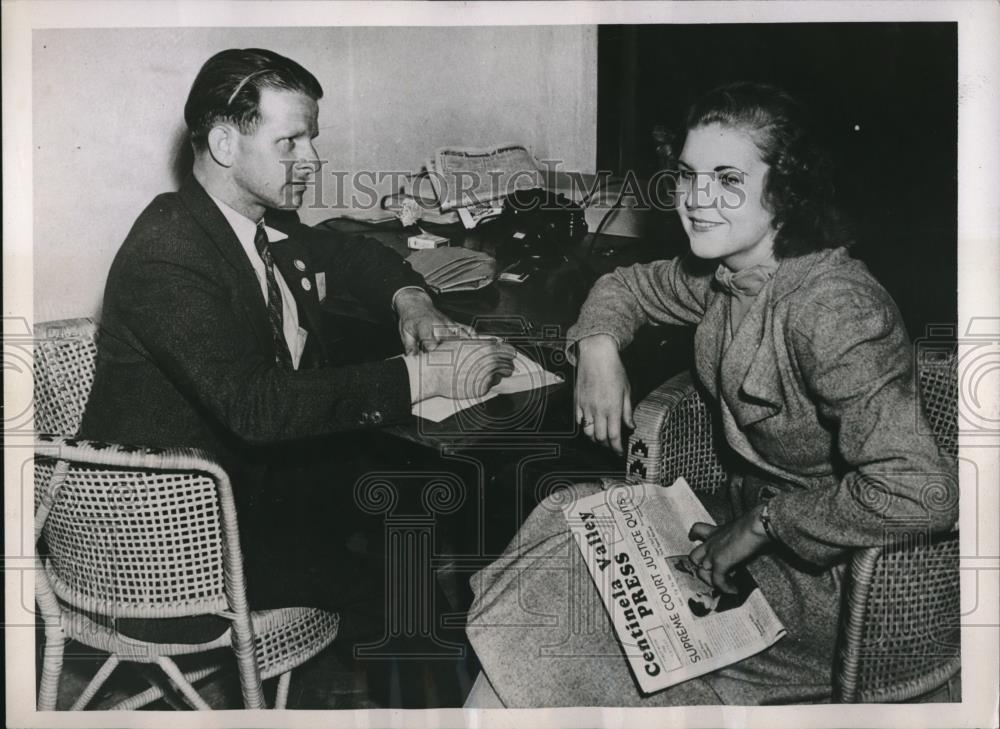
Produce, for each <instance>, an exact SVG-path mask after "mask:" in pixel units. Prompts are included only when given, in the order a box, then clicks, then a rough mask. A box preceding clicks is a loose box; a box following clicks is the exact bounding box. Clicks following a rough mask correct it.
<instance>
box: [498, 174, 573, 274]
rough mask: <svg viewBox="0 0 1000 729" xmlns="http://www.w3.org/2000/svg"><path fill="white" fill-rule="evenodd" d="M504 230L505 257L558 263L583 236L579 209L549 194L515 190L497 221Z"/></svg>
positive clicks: (556, 195) (545, 191) (546, 191)
mask: <svg viewBox="0 0 1000 729" xmlns="http://www.w3.org/2000/svg"><path fill="white" fill-rule="evenodd" d="M498 222H499V223H500V225H501V226H502V227H503V228H505V230H504V233H503V236H504V244H503V249H504V253H505V254H506V255H505V257H510V258H520V259H531V260H535V261H539V262H543V261H544V262H551V261H556V260H559V261H562V260H565V259H566V256H567V255H568V254H569V255H571V254H572V249H573V248H574V247H575V246H576V244H577V243H579V242H580V241H581V240H582V239H583V237H584V236H585V235H586V234H587V220H586V218H585V216H584V213H583V208H582V207H580V206H579V205H577V204H576V203H575V202H573V201H572V200H570V199H569V198H567V197H566V196H565V195H561V194H559V193H555V192H550V191H549V190H541V189H538V188H536V189H533V190H516V191H515V192H513V193H512V194H510V195H508V196H507V198H506V200H505V202H504V207H503V213H502V214H501V215H500V219H499V220H498Z"/></svg>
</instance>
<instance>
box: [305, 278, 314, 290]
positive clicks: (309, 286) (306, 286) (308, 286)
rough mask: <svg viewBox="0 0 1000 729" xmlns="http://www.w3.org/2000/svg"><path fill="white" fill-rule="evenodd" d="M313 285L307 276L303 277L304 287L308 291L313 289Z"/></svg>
mask: <svg viewBox="0 0 1000 729" xmlns="http://www.w3.org/2000/svg"><path fill="white" fill-rule="evenodd" d="M312 287H313V285H312V281H310V280H309V279H307V278H303V279H302V288H304V289H305V290H306V291H312Z"/></svg>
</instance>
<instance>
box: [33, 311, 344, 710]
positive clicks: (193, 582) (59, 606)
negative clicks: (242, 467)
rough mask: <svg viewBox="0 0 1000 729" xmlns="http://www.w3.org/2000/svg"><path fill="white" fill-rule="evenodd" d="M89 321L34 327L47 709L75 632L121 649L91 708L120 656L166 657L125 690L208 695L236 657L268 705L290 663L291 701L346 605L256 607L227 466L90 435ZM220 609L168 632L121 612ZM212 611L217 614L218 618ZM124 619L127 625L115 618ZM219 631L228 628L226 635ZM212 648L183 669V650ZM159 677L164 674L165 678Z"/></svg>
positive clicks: (138, 701)
mask: <svg viewBox="0 0 1000 729" xmlns="http://www.w3.org/2000/svg"><path fill="white" fill-rule="evenodd" d="M95 334H96V328H95V325H94V323H93V322H92V321H90V320H72V321H63V322H51V323H45V324H41V325H39V326H38V327H36V342H35V427H36V431H37V432H39V433H45V432H52V433H62V434H63V435H38V436H36V439H35V535H36V541H39V540H40V541H39V543H40V544H41V543H42V542H43V543H44V548H43V553H44V555H45V556H44V559H43V558H42V557H41V556H40V555H39V553H38V551H36V563H37V564H36V567H37V571H36V584H35V587H36V589H35V593H36V599H37V601H38V605H39V608H40V610H41V613H42V617H43V619H44V623H45V650H44V656H43V667H42V676H41V683H40V688H39V693H38V709H39V710H50V709H54V708H55V705H56V697H57V694H58V690H59V679H60V674H61V672H62V663H63V649H64V644H65V642H66V640H67V639H72V640H76V641H78V642H80V643H83V644H84V645H87V646H89V647H91V648H96V649H98V650H100V651H104V652H107V653H109V654H110V656H109V657H108V659H107V660H106V662H105V663H104V664H103V665H102V666H101V668H100V669H99V670H98V671H97V674H96V675H95V676H94V678H93V679H92V680H91V682H90V684H89V685H88V686H87V687H86V688H85V689H84V691H83V693H82V694H81V695H80V696H79V697H78V698H77V700H76V702H75V704H74V705H73V707H72V708H73V709H83V708H85V707H86V706H87V704H88V703H89V702H90V701H91V699H92V698H93V697H94V696H95V694H96V693H97V691H98V690H99V688H100V687H101V685H103V683H104V682H105V681H106V679H107V678H108V677H109V676H110V675H111V673H112V672H113V671H114V669H115V667H116V666H117V665H118V664H119V663H120V662H123V661H130V662H136V663H140V664H157V665H158V666H159V667H160V668H162V670H163V672H164V673H165V674H166V676H167V677H168V678H169V680H170V682H172V685H170V684H167V685H166V686H164V682H163V681H162V679H160V677H159V675H158V674H156V673H155V671H154V672H147V674H148V676H147V677H149V678H150V683H151V684H152V686H151V688H150V689H148V690H146V691H144V692H142V693H140V694H138V695H136V696H132V697H130V698H127V699H125V700H124V701H122V702H120V703H118V704H117V705H116V706H115V707H114V708H116V709H136V708H139V707H141V706H144V705H146V704H148V703H150V702H152V701H155V700H156V699H158V698H161V697H166V698H167V699H168V700H171V701H175V699H176V696H175V694H174V690H175V689H176V690H179V692H180V695H181V697H182V698H183V699H185V700H186V701H187V702H188V703H189V704H190V705H191V706H193V707H195V708H198V709H209V708H211V707H210V706H209V705H208V704H207V703H206V702H205V701H204V700H203V699H202V697H201V696H199V695H198V693H197V691H196V690H195V689H194V687H193V685H192V684H194V683H195V682H197V681H199V680H202V679H204V678H205V677H207V676H209V675H211V674H213V673H215V672H216V671H218V670H220V669H222V668H224V667H225V666H226V665H227V664H228V663H229V661H228V660H226V649H231V650H232V651H233V653H235V656H236V664H237V667H238V671H239V678H240V684H241V688H242V693H243V702H244V705H245V707H246V708H255V709H256V708H265V700H264V694H263V691H262V686H261V681H262V680H266V679H268V678H271V677H274V676H279V677H280V678H279V680H278V686H277V690H276V698H275V706H276V707H277V708H283V707H284V706H285V703H286V700H287V697H288V689H289V681H290V678H291V671H292V669H293V668H295V667H296V666H299V665H301V664H302V663H304V662H305V661H306V660H308V659H309V658H311V657H312V656H314V655H316V654H317V653H318V652H319V651H321V650H322V649H323V648H325V647H326V646H328V645H329V644H330V643H332V642H333V640H334V638H335V637H336V635H337V630H338V628H339V616H338V615H336V614H334V613H329V612H327V611H324V610H319V609H315V608H284V609H279V610H268V611H261V612H251V611H250V610H249V608H248V605H247V601H246V594H245V592H246V591H245V583H244V576H243V562H242V556H241V553H240V547H239V533H238V529H237V522H236V511H235V507H234V503H233V496H232V491H231V489H230V484H229V478H228V477H227V475H226V473H225V472H224V471H223V469H222V468H221V467H220V466H219V465H218V464H217V463H216V462H214V461H213V460H212V459H211V458H210V457H208V456H207V455H206V454H205V453H203V452H201V451H197V450H193V449H158V448H145V447H136V446H125V445H112V444H107V443H99V442H94V441H89V442H88V441H83V440H79V439H75V438H73V437H71V436H72V434H73V433H75V432H76V431H77V429H78V428H79V425H80V419H81V417H82V415H83V410H84V407H85V406H86V401H87V397H88V395H89V392H90V386H91V384H92V383H93V376H94V358H95V355H96V345H95ZM190 616H217V618H216V621H218V622H219V623H220V625H221V626H222V627H220V628H219V629H218V630H215V631H213V633H214V635H215V636H216V637H212V638H211V639H204V640H201V642H197V643H160V642H151V641H149V640H142V639H138V638H134V637H129V636H128V635H125V634H124V632H125V631H124V630H123V629H122V630H119V629H117V628H120V627H121V626H120V625H118V621H120V620H130V621H133V625H134V624H136V623H135V621H136V620H139V621H141V620H142V619H150V618H184V617H190ZM208 619H209V620H211V619H212V618H208ZM116 626H117V627H116ZM220 631H221V635H220V634H218V633H219V632H220ZM196 653H208V654H209V655H208V657H207V658H206V660H205V661H202V662H201V663H202V664H204V665H198V666H197V667H196V668H195V669H194V670H191V671H189V672H188V673H186V674H185V673H183V672H182V671H181V670H180V668H178V666H177V664H176V663H175V662H174V660H173V657H176V656H182V655H191V654H196ZM157 679H159V680H157Z"/></svg>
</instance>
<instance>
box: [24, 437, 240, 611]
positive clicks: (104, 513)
mask: <svg viewBox="0 0 1000 729" xmlns="http://www.w3.org/2000/svg"><path fill="white" fill-rule="evenodd" d="M96 445H97V446H98V447H99V444H96ZM64 456H65V454H60V457H64ZM57 463H60V464H61V465H60V466H59V467H58V468H60V469H66V470H65V473H64V474H63V473H62V472H60V473H58V474H57V473H55V471H56V468H57V465H56V464H57ZM53 485H57V486H58V491H57V494H56V497H55V499H54V503H53V505H52V508H51V510H50V511H49V514H48V518H47V519H46V522H45V529H44V537H45V549H46V551H47V557H48V559H47V563H48V565H49V574H50V578H51V579H52V582H53V588H54V589H55V591H56V594H58V595H59V596H60V597H61V598H62V599H64V600H66V601H68V602H70V603H72V604H74V605H75V606H77V607H78V608H80V609H83V610H86V611H88V612H93V613H98V614H101V615H111V616H115V617H129V618H154V617H180V616H184V615H198V614H202V613H206V612H213V611H217V610H224V609H226V606H227V604H228V603H227V600H226V593H225V587H226V586H225V579H224V571H223V560H224V552H223V541H224V535H223V532H222V520H221V518H220V506H219V499H218V495H217V487H216V483H215V480H214V479H213V477H212V476H211V475H208V474H205V473H199V472H197V471H193V472H192V471H187V472H185V471H171V470H152V469H150V470H144V469H141V468H137V469H135V470H129V469H118V468H116V469H110V468H104V467H100V466H89V465H83V464H79V463H75V462H73V461H67V460H61V461H56V460H55V459H53V458H38V459H36V462H35V491H36V494H39V493H42V492H43V491H44V490H45V489H47V488H52V487H53Z"/></svg>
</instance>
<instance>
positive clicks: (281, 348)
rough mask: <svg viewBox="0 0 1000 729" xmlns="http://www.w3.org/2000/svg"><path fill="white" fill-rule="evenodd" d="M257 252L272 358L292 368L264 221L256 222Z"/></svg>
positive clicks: (279, 290) (278, 290) (254, 238)
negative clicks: (265, 301)
mask: <svg viewBox="0 0 1000 729" xmlns="http://www.w3.org/2000/svg"><path fill="white" fill-rule="evenodd" d="M253 244H254V246H256V248H257V253H259V254H260V258H261V260H262V261H264V278H265V279H266V281H267V318H268V320H269V321H270V322H271V335H272V336H273V337H274V353H275V354H274V358H275V361H277V363H278V364H280V365H281V366H282V367H283V368H285V369H286V370H290V369H292V353H291V352H289V351H288V342H287V341H285V330H284V325H283V321H284V313H283V311H282V306H281V289H279V288H278V279H276V278H275V277H274V258H273V257H272V256H271V243H270V241H268V239H267V233H266V232H265V231H264V221H263V220H261V221H260V222H259V223H257V232H256V233H255V234H254V237H253Z"/></svg>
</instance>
